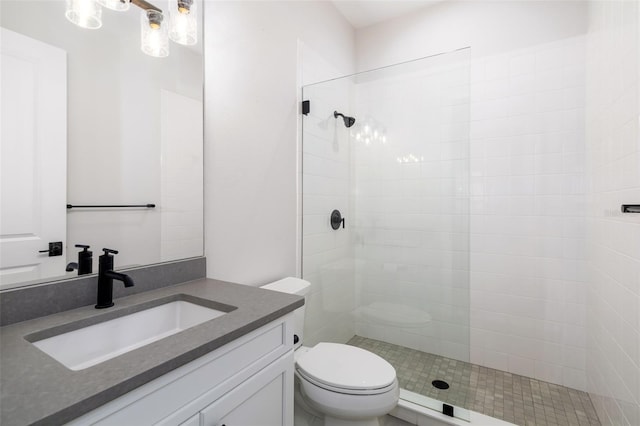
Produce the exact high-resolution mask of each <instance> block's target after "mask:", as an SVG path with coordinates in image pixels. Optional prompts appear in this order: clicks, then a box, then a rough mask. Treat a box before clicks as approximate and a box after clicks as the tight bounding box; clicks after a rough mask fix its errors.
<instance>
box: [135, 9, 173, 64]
mask: <svg viewBox="0 0 640 426" xmlns="http://www.w3.org/2000/svg"><path fill="white" fill-rule="evenodd" d="M140 16H141V18H140V43H141V44H140V48H141V49H142V51H143V52H144V53H146V54H147V55H149V56H153V57H156V58H164V57H166V56H169V36H168V31H167V24H166V23H163V20H164V17H163V15H162V12H158V11H157V10H153V9H149V10H146V11H143V12H142V15H140Z"/></svg>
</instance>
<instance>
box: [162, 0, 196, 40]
mask: <svg viewBox="0 0 640 426" xmlns="http://www.w3.org/2000/svg"><path fill="white" fill-rule="evenodd" d="M169 38H171V40H173V41H175V42H176V43H179V44H183V45H185V46H190V45H194V44H196V43H197V42H198V23H197V7H196V3H195V2H194V1H193V0H169Z"/></svg>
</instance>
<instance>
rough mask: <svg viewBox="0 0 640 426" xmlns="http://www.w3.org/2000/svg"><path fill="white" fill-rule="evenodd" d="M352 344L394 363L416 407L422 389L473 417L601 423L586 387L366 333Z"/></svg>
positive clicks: (539, 425)
mask: <svg viewBox="0 0 640 426" xmlns="http://www.w3.org/2000/svg"><path fill="white" fill-rule="evenodd" d="M347 344H349V345H353V346H357V347H360V348H363V349H366V350H369V351H371V352H373V353H375V354H377V355H379V356H381V357H383V358H384V359H386V360H387V361H388V362H389V363H390V364H391V365H393V367H394V368H395V369H396V372H397V375H398V381H399V383H400V387H401V388H402V390H403V391H402V393H401V398H403V399H408V400H409V401H410V402H406V403H404V405H405V406H406V407H404V408H407V407H412V404H411V403H412V402H416V401H414V400H416V394H417V397H418V398H417V399H419V398H420V396H423V397H427V398H432V399H435V400H437V401H442V402H444V403H447V404H451V405H454V406H456V407H461V408H464V409H467V410H470V411H471V412H472V413H471V414H472V423H473V412H476V413H480V414H482V415H485V416H489V417H493V418H496V419H500V420H504V421H506V422H510V423H515V424H517V425H526V426H528V425H535V426H547V425H549V426H551V425H553V426H556V425H557V426H561V425H571V426H574V425H576V426H577V425H580V426H586V425H593V426H600V421H599V420H598V416H597V414H596V411H595V408H594V407H593V404H592V402H591V399H590V398H589V395H588V394H587V393H586V392H582V391H579V390H576V389H571V388H568V387H565V386H560V385H556V384H553V383H548V382H543V381H541V380H537V379H533V378H530V377H525V376H520V375H517V374H512V373H507V372H505V371H501V370H496V369H493V368H488V367H482V366H480V365H476V364H471V363H468V362H463V361H458V360H454V359H451V358H446V357H443V356H439V355H434V354H430V353H426V352H422V351H418V350H415V349H409V348H405V347H403V346H399V345H394V344H391V343H386V342H382V341H379V340H374V339H368V338H365V337H360V336H354V337H353V338H351V340H349V341H348V342H347ZM434 380H442V381H445V382H447V384H449V388H448V389H438V388H436V387H435V386H433V385H432V382H433V381H434ZM405 396H406V397H405ZM417 402H418V403H420V401H417ZM420 405H424V404H420ZM417 406H418V405H415V407H417ZM415 407H414V408H415ZM402 409H403V405H402V404H400V408H399V410H402ZM400 418H402V417H401V416H400ZM443 424H445V423H443Z"/></svg>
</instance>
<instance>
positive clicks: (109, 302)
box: [96, 248, 134, 309]
mask: <svg viewBox="0 0 640 426" xmlns="http://www.w3.org/2000/svg"><path fill="white" fill-rule="evenodd" d="M102 251H104V254H103V255H102V256H100V258H99V259H98V304H97V305H96V309H104V308H110V307H111V306H113V280H118V281H122V282H123V283H124V286H125V287H133V285H134V282H133V280H132V279H131V277H130V276H129V275H127V274H122V273H120V272H115V271H114V270H113V256H112V254H118V251H117V250H111V249H108V248H103V249H102Z"/></svg>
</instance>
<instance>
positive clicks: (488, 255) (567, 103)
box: [357, 1, 586, 389]
mask: <svg viewBox="0 0 640 426" xmlns="http://www.w3.org/2000/svg"><path fill="white" fill-rule="evenodd" d="M585 30H586V4H584V3H580V2H526V1H525V2H443V3H440V4H437V5H435V6H432V7H430V8H426V9H424V10H423V11H422V12H418V13H414V14H412V15H410V16H408V17H404V18H398V19H395V20H392V21H389V22H387V23H382V24H378V25H374V26H371V27H368V28H364V29H362V30H360V31H358V33H357V54H358V68H359V69H367V68H371V67H379V66H382V65H388V64H390V63H394V62H398V61H406V60H410V59H415V58H419V57H423V56H425V55H429V54H433V53H438V52H442V51H449V50H452V49H457V48H460V47H463V46H471V54H472V58H473V59H472V62H471V76H470V78H471V88H470V102H471V105H470V129H469V132H470V151H469V155H470V165H471V182H470V191H471V237H470V244H471V259H470V267H471V307H470V308H471V362H473V363H478V364H481V365H486V366H489V367H493V368H498V369H501V370H506V371H510V372H513V373H517V374H522V375H525V376H530V377H536V378H539V379H542V380H546V381H550V382H554V383H560V384H564V385H567V386H570V387H574V388H578V389H585V388H586V380H585V378H586V374H585V362H586V361H585V358H586V343H585V304H586V301H585V297H584V295H585V284H584V274H583V271H584V250H583V247H584V244H583V241H584V230H585V228H584V217H583V216H584V198H583V197H584V84H585V83H584V80H585V61H584V49H585V47H584V40H583V39H582V38H581V37H579V36H580V35H582V34H584V32H585ZM577 36H578V37H577Z"/></svg>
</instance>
